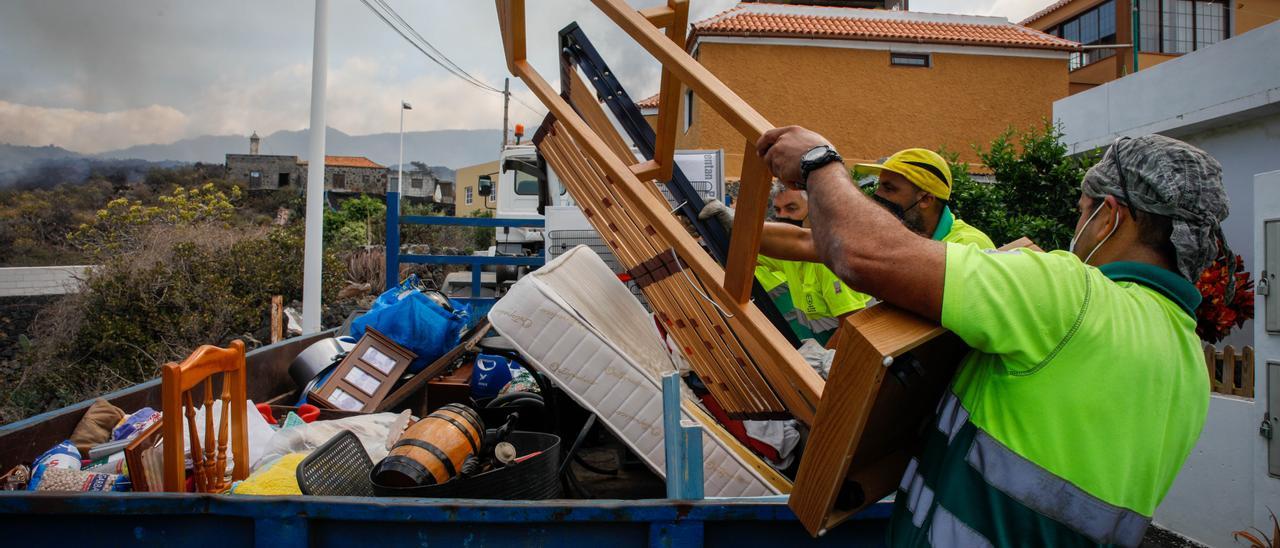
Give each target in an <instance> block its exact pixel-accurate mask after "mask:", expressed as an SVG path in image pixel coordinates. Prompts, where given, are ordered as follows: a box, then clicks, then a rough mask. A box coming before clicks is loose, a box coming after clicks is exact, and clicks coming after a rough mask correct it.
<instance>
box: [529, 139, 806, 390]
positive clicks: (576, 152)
mask: <svg viewBox="0 0 1280 548" xmlns="http://www.w3.org/2000/svg"><path fill="white" fill-rule="evenodd" d="M561 133H562V132H558V131H555V132H553V134H555V135H554V136H553V137H552V138H550V139H549V140H550V141H551V142H547V141H544V142H543V143H542V145H541V146H542V147H543V148H544V149H545V150H546V152H547V153H548V154H549V155H550V156H551V157H550V158H549V159H548V161H549V162H552V166H553V167H556V166H557V164H566V165H563V166H562V167H563V168H564V169H565V170H566V171H567V172H570V173H574V174H578V173H582V172H584V171H589V173H587V175H586V178H585V179H586V180H585V181H584V183H585V186H586V187H587V188H586V189H577V188H573V187H570V192H575V194H574V196H575V199H576V198H578V197H579V194H576V192H585V193H586V194H587V195H585V196H582V200H583V201H585V202H588V203H591V204H592V207H593V208H594V211H598V212H600V213H598V214H597V216H599V215H603V216H604V217H605V220H607V221H608V223H604V224H603V225H597V226H603V227H604V228H601V229H599V230H600V233H601V234H602V235H609V234H613V233H616V230H615V227H617V226H623V227H624V230H623V233H622V234H621V236H622V238H621V240H622V241H629V242H631V244H630V245H629V246H623V247H630V249H620V250H617V251H618V253H620V254H621V256H623V257H627V259H624V261H623V262H624V264H625V265H626V266H628V267H631V266H634V264H638V262H640V261H644V260H646V259H647V258H649V257H652V256H653V255H654V254H656V253H658V252H661V251H664V250H665V249H666V244H665V243H662V244H661V245H657V244H658V242H655V241H654V239H653V237H652V236H651V235H650V232H651V231H650V230H649V229H648V227H647V226H646V227H640V226H638V225H636V226H634V227H632V228H630V229H629V230H627V229H626V228H627V227H631V226H632V223H633V219H632V218H630V217H629V216H626V215H622V212H620V211H618V210H617V208H613V207H601V206H600V205H599V203H600V202H601V200H602V199H603V198H604V196H605V194H608V197H610V198H612V200H613V201H614V202H615V203H622V204H627V203H628V198H627V197H625V196H621V195H620V194H619V193H616V192H612V193H610V188H608V187H609V186H610V185H605V184H603V183H602V180H603V179H604V174H603V172H601V171H599V168H598V167H597V166H594V165H592V164H591V162H590V161H589V160H587V159H586V158H585V156H584V155H583V154H582V153H581V151H580V149H578V148H577V147H576V146H574V145H572V143H566V144H561V143H560V142H559V139H560V137H559V135H560V134H561ZM565 139H566V140H567V139H568V137H567V136H566V137H565ZM566 147H571V148H566ZM583 166H587V167H586V169H585V170H584V169H583ZM557 172H559V169H557ZM575 177H576V175H575ZM562 178H563V177H562ZM649 186H650V188H652V189H653V190H654V193H655V194H656V188H654V187H652V186H651V185H649ZM606 242H608V243H609V244H610V246H611V247H612V246H615V245H617V243H618V242H614V241H613V240H612V239H611V238H606ZM633 249H634V250H639V251H638V252H639V253H640V256H635V255H634V253H633V251H632V250H633ZM633 257H634V260H635V261H636V263H634V264H633V263H631V262H630V261H631V260H632V258H633ZM672 278H673V279H668V280H664V281H663V282H661V283H659V284H655V285H656V286H658V287H666V286H668V285H672V284H674V286H677V287H683V289H678V290H676V291H675V292H674V299H675V303H674V307H672V306H671V305H670V304H667V303H665V302H664V301H662V300H654V299H651V301H650V302H651V304H655V309H657V310H659V312H660V315H659V317H660V318H661V319H663V321H664V324H667V325H668V327H669V329H670V330H671V331H672V332H673V334H675V335H677V336H678V335H681V334H682V331H683V330H685V329H689V330H692V333H691V334H690V335H689V336H691V337H694V338H695V340H694V341H693V343H690V342H683V343H682V344H684V345H685V346H686V348H690V346H689V345H690V344H692V347H691V350H693V356H692V358H693V359H694V361H695V362H697V361H698V358H700V357H702V354H703V351H702V348H701V347H699V346H698V344H696V343H701V344H702V345H703V346H704V347H706V349H707V350H708V351H711V352H712V354H713V356H712V357H710V358H708V359H709V360H711V361H712V362H715V364H724V365H722V366H721V367H720V369H719V371H718V372H717V373H716V375H717V376H716V378H720V377H723V376H724V374H725V373H726V372H727V373H728V378H731V379H736V381H737V383H738V386H745V389H746V391H747V394H746V399H747V400H750V401H754V402H763V408H762V409H763V410H764V412H777V411H781V410H782V409H783V407H782V405H781V402H779V401H778V400H777V397H776V395H775V394H773V393H772V390H771V389H770V388H769V386H768V384H767V383H766V382H765V381H764V379H763V377H761V375H760V373H759V371H758V370H757V369H755V367H754V366H753V365H752V364H751V358H750V357H749V356H748V355H747V354H746V352H745V351H744V350H743V348H742V347H741V346H740V345H739V344H738V342H737V339H736V338H734V337H733V336H732V333H731V332H730V330H729V329H728V327H727V325H725V324H724V322H723V319H722V318H721V317H720V315H719V313H718V312H717V311H716V310H715V309H714V305H712V304H711V303H709V302H707V301H706V300H705V299H703V298H702V297H701V296H700V295H698V293H704V292H705V291H704V290H703V289H702V288H700V287H686V286H683V285H681V284H683V283H688V282H690V281H691V280H693V279H695V278H696V276H693V275H690V276H688V277H687V278H686V277H685V276H678V277H672ZM651 287H652V286H651ZM647 295H648V293H646V296H647ZM691 311H693V312H698V311H700V312H701V314H700V315H699V314H696V313H694V314H693V315H692V316H690V315H688V313H689V312H691ZM681 315H685V322H687V325H686V324H685V323H684V322H680V321H678V320H677V321H676V322H675V324H674V325H672V321H671V319H672V318H678V317H679V316H681ZM713 345H718V346H723V347H724V348H725V349H726V350H725V351H727V352H728V353H729V354H728V355H725V354H724V353H723V351H721V350H720V349H719V348H712V346H713ZM686 353H687V354H688V353H689V352H688V351H686ZM737 364H742V365H741V366H739V365H737ZM713 365H714V364H713ZM697 368H698V366H697V364H696V363H695V370H697ZM700 374H701V373H700ZM718 399H719V397H718ZM732 405H733V403H732V402H726V410H728V409H729V408H730V407H731V406H732ZM757 405H758V404H757ZM757 409H761V408H760V407H758V406H757Z"/></svg>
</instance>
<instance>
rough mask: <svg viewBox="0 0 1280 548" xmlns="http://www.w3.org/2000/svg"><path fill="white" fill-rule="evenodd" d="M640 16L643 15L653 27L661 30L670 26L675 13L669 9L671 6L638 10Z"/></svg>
mask: <svg viewBox="0 0 1280 548" xmlns="http://www.w3.org/2000/svg"><path fill="white" fill-rule="evenodd" d="M640 15H643V16H644V18H645V19H646V20H648V21H649V23H650V24H652V25H653V26H655V27H658V28H663V27H666V26H670V25H671V22H672V21H674V20H675V16H676V12H675V10H673V9H671V6H654V7H652V8H645V9H642V10H640Z"/></svg>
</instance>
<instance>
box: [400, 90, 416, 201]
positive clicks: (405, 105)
mask: <svg viewBox="0 0 1280 548" xmlns="http://www.w3.org/2000/svg"><path fill="white" fill-rule="evenodd" d="M406 110H413V105H410V104H409V102H408V101H405V100H404V99H401V100H400V163H399V164H397V166H398V167H399V168H400V170H399V173H398V174H397V175H396V196H399V195H400V193H401V192H404V111H406ZM397 207H399V204H397Z"/></svg>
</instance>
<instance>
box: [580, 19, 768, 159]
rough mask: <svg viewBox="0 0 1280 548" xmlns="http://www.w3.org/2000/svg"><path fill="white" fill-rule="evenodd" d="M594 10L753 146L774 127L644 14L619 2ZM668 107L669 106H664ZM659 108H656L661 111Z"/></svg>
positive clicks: (682, 45)
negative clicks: (646, 18)
mask: <svg viewBox="0 0 1280 548" xmlns="http://www.w3.org/2000/svg"><path fill="white" fill-rule="evenodd" d="M592 3H594V4H595V5H596V7H598V8H600V11H603V12H604V14H605V15H607V16H609V18H610V19H612V20H613V22H614V23H616V24H617V25H618V26H619V27H622V30H624V31H626V33H627V34H629V35H631V37H632V38H633V39H635V41H636V42H637V43H638V44H640V46H641V47H643V48H644V49H645V51H648V52H649V54H650V55H653V56H654V57H655V58H656V59H657V60H658V62H660V63H662V66H663V68H664V69H667V70H670V71H671V72H672V73H673V74H675V75H676V77H677V78H678V79H679V80H680V81H681V82H683V83H684V84H685V85H686V86H688V87H689V88H691V89H692V90H693V92H694V93H695V94H697V96H698V98H699V99H702V100H703V101H704V102H706V103H707V105H709V106H710V107H711V108H712V110H715V111H716V112H717V113H719V114H720V116H721V117H723V118H724V119H725V121H726V122H729V125H731V126H733V128H734V129H736V130H738V133H740V134H742V136H743V137H746V139H747V141H749V142H751V143H755V142H756V141H757V140H759V139H760V136H761V135H763V134H764V132H766V131H769V130H770V129H773V125H771V124H770V123H769V121H768V120H765V118H764V116H761V115H760V113H759V112H756V110H755V109H754V108H751V105H748V104H747V103H746V101H743V100H742V98H741V97H738V94H736V93H734V92H733V90H731V89H729V86H726V85H724V83H723V82H721V81H720V79H718V78H716V77H715V75H713V74H711V71H709V70H707V69H706V67H703V66H702V65H701V64H699V63H698V62H697V61H695V60H694V59H693V57H690V56H689V54H688V53H687V52H685V50H684V44H680V45H676V44H674V43H672V42H671V40H670V39H668V38H667V37H666V36H665V35H664V34H663V33H662V32H661V31H659V30H658V29H657V28H656V27H654V26H653V25H651V24H649V22H648V21H646V20H645V18H644V16H643V15H640V14H639V13H638V12H636V11H635V10H633V9H631V7H630V6H628V5H627V4H626V2H623V1H622V0H592ZM667 107H668V108H670V105H667ZM661 108H662V106H661V105H659V109H660V110H661Z"/></svg>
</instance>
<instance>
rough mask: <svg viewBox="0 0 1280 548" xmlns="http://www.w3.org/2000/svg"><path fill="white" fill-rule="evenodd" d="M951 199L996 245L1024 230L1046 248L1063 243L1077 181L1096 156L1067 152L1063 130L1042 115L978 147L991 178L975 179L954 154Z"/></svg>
mask: <svg viewBox="0 0 1280 548" xmlns="http://www.w3.org/2000/svg"><path fill="white" fill-rule="evenodd" d="M942 154H943V156H947V157H948V158H949V159H950V161H951V173H952V178H953V179H954V183H953V185H952V192H951V201H952V207H953V208H954V209H955V211H956V215H958V216H960V217H962V218H963V219H964V220H965V222H967V223H969V224H971V225H973V226H976V227H978V228H979V229H981V230H982V231H983V232H986V233H987V235H988V236H990V237H991V240H992V241H994V242H995V243H996V244H997V245H1002V244H1005V243H1008V242H1011V241H1013V240H1016V239H1018V238H1021V237H1023V236H1026V237H1028V238H1031V240H1032V241H1034V242H1035V243H1036V244H1038V245H1039V246H1040V247H1042V248H1044V249H1046V250H1052V249H1066V248H1067V245H1068V243H1070V241H1071V236H1072V234H1073V233H1074V232H1075V223H1076V219H1077V218H1078V216H1079V211H1078V210H1077V208H1076V200H1077V199H1078V198H1079V197H1080V181H1081V179H1083V178H1084V174H1085V171H1087V170H1088V169H1089V167H1090V166H1092V165H1093V164H1094V163H1095V162H1097V156H1096V155H1094V154H1085V155H1081V156H1079V157H1071V156H1068V155H1067V147H1066V145H1065V144H1063V143H1062V130H1061V129H1060V128H1058V127H1057V126H1054V125H1053V124H1052V123H1050V122H1048V121H1046V122H1044V123H1043V124H1042V125H1040V126H1038V127H1032V128H1030V129H1028V130H1026V131H1024V132H1022V133H1015V132H1014V131H1013V130H1012V129H1010V130H1009V131H1006V132H1005V133H1004V134H1003V135H1001V136H999V137H997V138H996V140H994V141H992V142H991V146H990V148H989V149H987V150H985V151H984V150H982V149H978V156H979V158H981V159H982V162H983V164H985V165H986V166H987V167H989V168H991V170H992V172H993V174H994V176H995V180H996V182H994V183H987V182H979V181H975V180H974V179H973V177H972V176H970V174H969V170H968V166H967V165H966V164H963V163H959V162H957V161H956V155H955V154H948V153H947V152H945V151H943V152H942Z"/></svg>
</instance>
